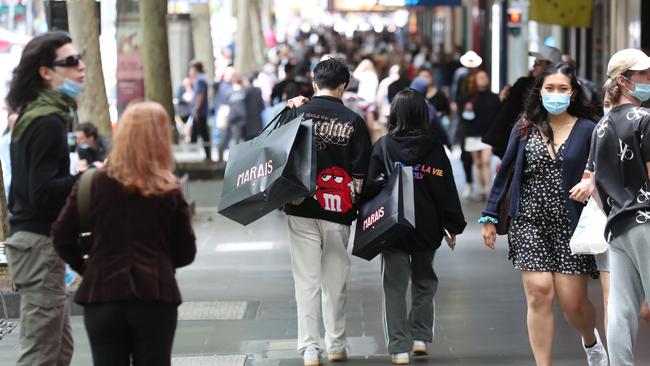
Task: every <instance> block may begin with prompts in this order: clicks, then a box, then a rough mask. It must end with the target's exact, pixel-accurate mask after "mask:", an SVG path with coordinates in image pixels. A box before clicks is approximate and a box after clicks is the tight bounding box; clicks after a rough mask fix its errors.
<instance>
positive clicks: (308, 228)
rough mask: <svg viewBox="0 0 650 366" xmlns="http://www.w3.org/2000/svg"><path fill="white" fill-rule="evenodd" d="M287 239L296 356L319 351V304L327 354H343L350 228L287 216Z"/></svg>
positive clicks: (344, 346) (344, 347) (322, 221)
mask: <svg viewBox="0 0 650 366" xmlns="http://www.w3.org/2000/svg"><path fill="white" fill-rule="evenodd" d="M289 237H290V240H291V268H292V270H293V280H294V283H295V289H296V304H297V307H298V352H300V353H303V352H304V351H305V349H306V348H307V347H309V346H315V347H316V348H318V349H319V350H321V346H320V340H321V336H320V331H319V328H318V327H319V319H320V315H321V303H322V307H323V308H322V314H323V325H324V326H325V347H326V348H327V352H328V353H339V352H343V351H345V349H346V339H345V298H346V294H345V282H346V280H347V277H348V273H349V271H350V257H349V256H348V252H347V246H348V239H349V237H350V226H347V225H341V224H336V223H333V222H329V221H324V220H317V219H308V218H303V217H297V216H289Z"/></svg>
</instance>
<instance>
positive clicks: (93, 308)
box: [84, 301, 178, 366]
mask: <svg viewBox="0 0 650 366" xmlns="http://www.w3.org/2000/svg"><path fill="white" fill-rule="evenodd" d="M177 317H178V307H177V305H176V304H165V303H158V302H135V301H134V302H114V303H101V304H92V305H86V306H84V324H85V325H86V331H87V332H88V338H89V340H90V348H91V350H92V353H93V364H94V366H129V365H131V360H133V365H134V366H170V365H171V354H172V344H173V343H174V333H175V332H176V320H177Z"/></svg>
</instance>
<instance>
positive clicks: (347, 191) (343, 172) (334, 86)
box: [284, 58, 371, 366]
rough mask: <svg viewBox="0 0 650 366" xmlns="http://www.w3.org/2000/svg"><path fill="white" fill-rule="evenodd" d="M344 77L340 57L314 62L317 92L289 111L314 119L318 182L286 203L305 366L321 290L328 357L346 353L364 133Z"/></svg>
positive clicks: (311, 360) (311, 357) (315, 345)
mask: <svg viewBox="0 0 650 366" xmlns="http://www.w3.org/2000/svg"><path fill="white" fill-rule="evenodd" d="M349 81H350V72H349V70H348V68H347V66H346V65H345V64H343V63H342V62H340V61H338V60H335V59H333V58H330V59H326V60H324V61H321V62H320V63H318V65H316V67H315V68H314V82H313V85H314V89H315V90H316V96H314V97H313V98H312V99H311V101H309V102H308V103H306V104H304V105H302V106H300V107H299V108H298V109H297V110H296V111H297V113H298V114H303V119H311V120H312V121H313V125H314V135H315V136H314V142H315V143H316V145H317V148H316V149H317V152H316V154H317V155H316V161H317V163H316V165H317V172H318V173H317V182H316V184H317V187H316V194H315V195H314V197H306V198H305V199H304V200H303V201H302V202H299V203H298V202H296V203H297V204H288V205H286V206H285V208H284V210H285V212H286V213H287V214H288V215H289V219H288V221H289V238H290V242H291V265H292V272H293V278H294V282H295V288H296V305H297V308H298V309H297V310H298V345H297V347H298V352H299V353H301V354H302V355H303V361H304V364H305V366H318V365H319V364H320V363H321V361H320V353H321V352H322V349H321V346H320V343H321V342H320V338H321V337H320V331H319V321H318V319H319V317H320V309H321V291H322V297H323V301H322V304H323V305H324V306H323V309H322V311H323V324H324V326H325V346H326V348H327V353H328V358H329V360H330V361H344V360H346V359H347V354H346V346H347V344H346V343H347V342H346V338H345V313H344V310H345V296H346V292H345V282H346V280H347V276H348V273H349V271H350V258H349V256H348V253H347V244H348V238H349V236H350V224H352V221H354V220H355V219H356V217H357V201H358V200H359V198H360V196H361V187H363V182H364V180H365V178H366V173H367V171H368V160H369V159H370V149H371V144H370V136H369V134H368V129H367V127H366V124H365V122H364V121H363V119H362V118H361V117H360V116H359V115H358V114H356V113H354V112H353V111H352V110H350V109H349V108H347V107H346V106H345V105H343V102H342V101H341V97H342V96H343V92H344V91H345V88H346V87H347V85H348V82H349Z"/></svg>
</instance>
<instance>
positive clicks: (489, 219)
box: [478, 216, 499, 225]
mask: <svg viewBox="0 0 650 366" xmlns="http://www.w3.org/2000/svg"><path fill="white" fill-rule="evenodd" d="M488 222H489V223H492V224H494V225H496V224H498V223H499V220H497V219H495V218H494V217H491V216H483V217H481V218H480V219H478V223H479V224H487V223H488Z"/></svg>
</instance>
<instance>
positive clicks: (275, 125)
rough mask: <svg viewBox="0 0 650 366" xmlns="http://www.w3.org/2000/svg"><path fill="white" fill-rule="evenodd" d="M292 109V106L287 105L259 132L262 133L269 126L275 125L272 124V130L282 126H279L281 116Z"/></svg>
mask: <svg viewBox="0 0 650 366" xmlns="http://www.w3.org/2000/svg"><path fill="white" fill-rule="evenodd" d="M290 110H292V108H289V106H286V107H284V108H282V110H281V111H280V113H278V114H276V115H275V117H273V119H272V120H271V121H270V122H269V124H267V125H266V126H265V127H264V128H263V129H262V130H261V131H260V133H259V134H260V135H261V134H262V132H264V131H266V130H267V129H268V128H269V127H271V125H273V126H272V127H273V128H271V131H273V130H274V129H276V128H278V127H280V126H279V123H280V116H282V115H283V114H284V113H285V112H287V111H290Z"/></svg>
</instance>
